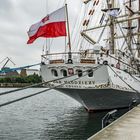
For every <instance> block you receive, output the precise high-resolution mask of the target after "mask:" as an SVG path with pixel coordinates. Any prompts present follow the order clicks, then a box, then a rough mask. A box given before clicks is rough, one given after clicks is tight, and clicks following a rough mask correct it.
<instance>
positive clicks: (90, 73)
mask: <svg viewBox="0 0 140 140" xmlns="http://www.w3.org/2000/svg"><path fill="white" fill-rule="evenodd" d="M88 77H93V70H92V69H91V70H88Z"/></svg>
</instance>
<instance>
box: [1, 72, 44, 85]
mask: <svg viewBox="0 0 140 140" xmlns="http://www.w3.org/2000/svg"><path fill="white" fill-rule="evenodd" d="M40 82H42V79H41V76H39V75H37V74H33V75H29V76H26V77H21V76H11V77H5V78H0V83H32V84H34V83H40Z"/></svg>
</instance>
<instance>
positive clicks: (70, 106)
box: [0, 89, 126, 140]
mask: <svg viewBox="0 0 140 140" xmlns="http://www.w3.org/2000/svg"><path fill="white" fill-rule="evenodd" d="M4 90H8V89H0V92H2V91H4ZM40 90H42V89H28V90H26V91H20V92H18V93H14V94H10V95H8V96H7V95H6V96H4V97H0V103H2V102H5V101H9V100H11V99H15V98H18V97H21V96H25V95H27V94H31V93H33V92H37V91H40ZM125 111H126V110H121V111H119V112H118V115H121V114H123V113H124V112H125ZM106 113H107V112H96V113H90V114H88V113H87V112H86V111H85V109H84V108H83V107H82V106H81V105H80V104H79V103H77V102H76V101H74V100H73V99H71V98H69V97H67V96H65V95H63V94H61V93H60V92H56V91H53V90H52V91H49V92H47V93H43V94H41V95H38V96H35V97H32V98H29V99H26V100H24V101H20V102H18V103H14V104H12V105H9V106H6V107H2V108H0V114H1V115H0V127H1V129H0V139H5V140H11V139H12V140H16V139H22V140H58V139H59V140H85V139H87V138H88V137H90V136H91V135H93V134H94V133H96V132H97V131H99V130H100V129H101V120H102V118H103V116H104V115H105V114H106Z"/></svg>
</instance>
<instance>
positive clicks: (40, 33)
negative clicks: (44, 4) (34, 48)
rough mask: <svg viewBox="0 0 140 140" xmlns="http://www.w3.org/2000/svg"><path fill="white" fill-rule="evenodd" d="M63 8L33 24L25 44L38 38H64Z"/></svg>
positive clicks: (64, 19) (64, 18) (64, 21)
mask: <svg viewBox="0 0 140 140" xmlns="http://www.w3.org/2000/svg"><path fill="white" fill-rule="evenodd" d="M65 13H66V12H65V7H62V8H60V9H58V10H56V11H54V12H53V13H51V14H49V15H47V16H46V17H44V18H43V19H42V20H41V21H39V22H38V23H36V24H33V25H32V26H31V27H30V29H29V31H28V36H29V40H28V42H27V44H31V43H33V42H34V41H35V40H36V39H37V38H39V37H45V38H55V37H60V36H66V35H67V33H66V15H65Z"/></svg>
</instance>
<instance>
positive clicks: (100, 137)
mask: <svg viewBox="0 0 140 140" xmlns="http://www.w3.org/2000/svg"><path fill="white" fill-rule="evenodd" d="M88 140H140V105H138V106H136V107H134V108H133V109H132V110H130V111H129V112H127V113H126V114H124V115H123V116H121V117H120V118H118V119H117V120H116V121H114V122H113V123H111V124H110V125H108V126H107V127H105V128H103V129H102V130H101V131H99V132H98V133H96V134H95V135H93V136H92V137H90V138H89V139H88Z"/></svg>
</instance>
